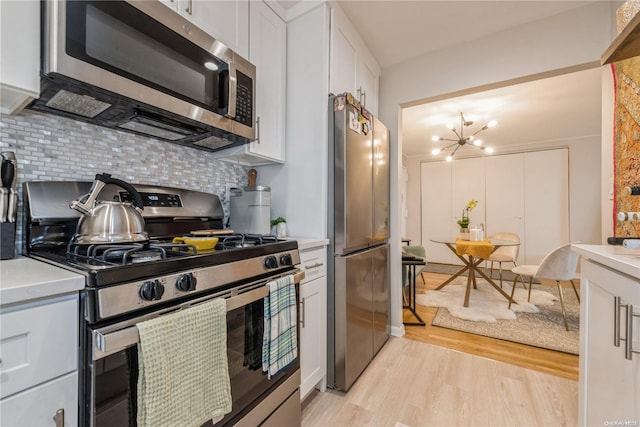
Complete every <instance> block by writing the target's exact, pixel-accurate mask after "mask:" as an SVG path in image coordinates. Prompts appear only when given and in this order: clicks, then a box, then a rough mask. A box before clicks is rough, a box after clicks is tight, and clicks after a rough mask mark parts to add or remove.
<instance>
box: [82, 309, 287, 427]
mask: <svg viewBox="0 0 640 427" xmlns="http://www.w3.org/2000/svg"><path fill="white" fill-rule="evenodd" d="M263 304H264V302H263V300H262V299H260V300H258V301H255V302H252V303H250V304H248V305H245V306H243V307H240V308H237V309H235V310H232V311H229V312H228V313H227V357H228V362H229V377H230V382H231V396H232V412H231V413H229V414H227V415H226V416H225V417H224V419H223V420H222V421H221V422H220V423H219V424H216V425H226V424H234V423H235V422H236V421H237V420H238V419H239V418H241V417H242V416H243V415H244V414H246V413H247V412H249V411H250V410H251V409H252V408H253V407H254V406H255V405H256V404H257V403H259V402H260V400H261V399H262V397H263V396H265V395H266V394H268V393H269V392H270V391H271V390H273V389H274V388H276V387H278V386H279V385H280V384H281V383H282V382H284V381H285V380H286V379H287V378H288V377H289V376H290V375H292V374H293V373H294V372H295V371H296V370H297V369H298V368H299V362H298V361H296V362H295V363H294V364H292V365H290V366H289V367H287V368H286V369H285V370H284V371H283V372H281V373H280V374H278V375H277V376H276V377H274V378H273V379H271V380H268V379H267V376H266V375H265V374H263V373H262V336H263V332H264V305H263ZM137 364H138V354H137V346H133V347H130V348H128V349H126V350H124V351H121V352H119V353H115V354H112V355H109V356H107V357H104V358H103V359H100V360H97V361H94V362H93V378H92V380H93V390H94V400H93V401H94V408H95V409H94V411H93V415H94V417H93V418H94V423H95V424H94V425H95V426H96V427H103V426H104V427H107V426H108V427H120V426H122V427H127V426H134V425H135V419H136V415H135V414H136V403H137V395H136V390H137V382H138V369H137ZM211 425H212V424H211V422H209V423H206V424H205V426H211Z"/></svg>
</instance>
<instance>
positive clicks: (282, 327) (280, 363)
mask: <svg viewBox="0 0 640 427" xmlns="http://www.w3.org/2000/svg"><path fill="white" fill-rule="evenodd" d="M267 286H268V287H269V294H268V295H267V297H265V298H264V336H263V339H262V371H263V372H265V373H266V374H267V378H269V379H271V378H272V377H273V376H274V375H276V374H277V373H278V372H280V371H281V370H282V369H283V368H285V367H286V366H287V365H289V364H290V363H291V362H293V361H294V360H296V358H297V357H298V319H297V313H296V308H297V307H296V288H295V284H294V280H293V275H289V276H285V277H281V278H280V279H277V280H274V281H271V282H269V283H267Z"/></svg>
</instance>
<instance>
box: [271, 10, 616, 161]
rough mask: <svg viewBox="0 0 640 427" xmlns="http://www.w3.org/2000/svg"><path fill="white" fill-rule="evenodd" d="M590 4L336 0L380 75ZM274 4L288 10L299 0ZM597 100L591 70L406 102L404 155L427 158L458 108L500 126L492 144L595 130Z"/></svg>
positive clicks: (487, 134)
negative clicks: (409, 104) (424, 101)
mask: <svg viewBox="0 0 640 427" xmlns="http://www.w3.org/2000/svg"><path fill="white" fill-rule="evenodd" d="M596 1H608V0H596ZM593 2H594V1H593V0H591V1H580V0H570V1H545V0H539V1H520V0H517V1H481V0H473V1H432V0H424V1H419V0H415V1H399V0H394V1H385V0H339V1H338V3H339V5H340V7H341V8H342V9H343V10H344V12H345V13H346V15H347V16H348V17H349V20H350V21H351V22H352V23H353V25H354V26H355V27H356V30H357V31H358V33H359V34H360V35H361V36H362V38H363V40H365V43H366V44H367V46H368V47H369V49H370V50H371V52H372V54H373V55H374V56H375V58H376V59H377V61H378V62H379V64H380V65H381V67H382V74H383V78H384V69H385V68H386V67H389V66H392V65H396V64H399V63H401V62H404V61H407V60H410V59H412V58H415V57H418V56H421V55H424V54H426V53H428V52H432V51H436V50H440V49H446V48H450V47H452V46H455V45H457V44H460V43H465V42H469V41H472V40H475V39H478V38H481V37H484V36H488V35H490V34H494V33H499V32H501V31H505V30H508V29H510V28H513V27H517V26H519V25H522V24H524V23H528V22H533V21H536V20H539V19H543V18H546V17H549V16H553V15H556V14H559V13H562V12H566V11H569V10H571V9H574V8H578V7H582V6H585V5H587V4H589V3H593ZM279 3H280V4H281V6H283V7H284V8H285V9H289V8H291V7H293V6H298V7H299V6H300V4H301V3H304V2H301V1H287V0H284V1H280V2H279ZM618 3H622V2H618ZM399 47H401V48H399ZM600 98H601V74H600V70H599V69H593V70H587V71H580V72H577V73H573V74H571V75H564V76H557V77H552V78H547V79H543V80H536V81H533V82H529V83H522V84H518V85H516V86H510V87H505V88H501V89H494V90H491V91H486V92H482V93H476V94H471V95H466V96H462V97H458V98H454V99H446V100H443V101H438V102H434V103H429V104H423V105H418V106H414V107H410V108H406V109H405V110H403V154H404V155H407V156H413V155H429V156H430V155H431V154H430V153H431V150H432V148H433V145H434V143H433V142H432V141H431V137H432V136H433V135H434V134H436V135H439V136H443V137H451V136H455V135H453V132H451V131H450V130H448V129H447V128H446V126H445V124H446V123H451V122H454V123H457V126H456V127H459V123H460V116H459V115H460V112H464V114H465V118H466V119H467V120H473V121H475V122H476V123H477V124H478V126H479V127H481V126H482V125H484V124H485V123H486V122H487V121H488V120H489V119H495V120H497V121H498V126H496V127H494V128H491V129H488V130H486V131H484V132H482V139H483V140H484V141H485V143H486V144H487V145H492V146H495V147H500V146H504V145H510V146H511V145H514V144H520V145H526V144H528V143H532V142H540V141H557V140H562V139H565V138H569V137H576V136H585V135H597V134H599V133H600V111H601V108H600V105H601V99H600ZM383 101H384V100H383ZM483 120H485V121H483ZM474 129H476V126H475V125H474V126H471V127H470V128H469V130H474ZM447 133H448V134H449V135H447ZM478 137H480V135H478ZM440 144H442V143H440ZM511 148H513V147H511ZM465 150H472V148H466V147H465ZM461 154H462V153H461Z"/></svg>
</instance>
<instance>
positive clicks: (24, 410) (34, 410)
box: [0, 372, 78, 427]
mask: <svg viewBox="0 0 640 427" xmlns="http://www.w3.org/2000/svg"><path fill="white" fill-rule="evenodd" d="M58 411H62V413H61V414H60V415H59V416H64V426H65V427H73V426H77V425H78V373H77V372H72V373H70V374H67V375H65V376H63V377H60V378H57V379H55V380H52V381H49V382H47V383H44V384H41V385H39V386H37V387H33V388H30V389H28V390H26V391H23V392H22V393H18V394H15V395H13V396H11V397H8V398H6V399H2V401H0V414H1V415H0V424H2V425H3V426H7V427H10V426H33V427H39V426H43V427H45V426H52V427H53V426H55V425H57V424H56V423H55V421H54V416H55V415H56V413H58Z"/></svg>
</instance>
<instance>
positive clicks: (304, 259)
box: [300, 246, 327, 283]
mask: <svg viewBox="0 0 640 427" xmlns="http://www.w3.org/2000/svg"><path fill="white" fill-rule="evenodd" d="M300 265H301V268H302V270H303V271H304V273H305V278H304V280H303V281H302V283H306V282H309V281H311V280H313V279H315V278H318V277H322V276H326V275H327V248H326V247H325V246H322V247H320V248H313V249H306V250H304V251H300Z"/></svg>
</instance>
